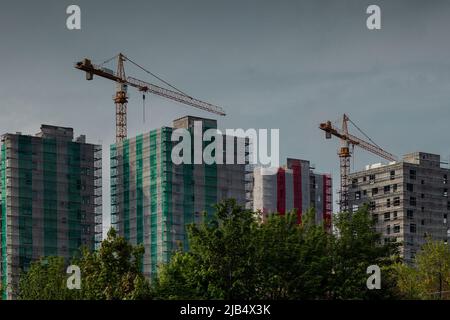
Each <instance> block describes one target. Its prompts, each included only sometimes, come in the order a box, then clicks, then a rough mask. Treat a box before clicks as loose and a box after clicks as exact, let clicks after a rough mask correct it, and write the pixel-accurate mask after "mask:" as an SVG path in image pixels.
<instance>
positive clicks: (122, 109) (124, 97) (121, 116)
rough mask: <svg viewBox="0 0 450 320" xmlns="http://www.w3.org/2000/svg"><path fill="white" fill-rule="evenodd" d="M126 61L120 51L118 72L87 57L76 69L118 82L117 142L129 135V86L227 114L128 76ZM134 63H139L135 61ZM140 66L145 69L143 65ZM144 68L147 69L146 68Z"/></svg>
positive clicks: (191, 98)
mask: <svg viewBox="0 0 450 320" xmlns="http://www.w3.org/2000/svg"><path fill="white" fill-rule="evenodd" d="M125 61H131V60H129V59H128V58H127V57H126V56H125V55H123V54H122V53H119V54H118V55H117V70H116V72H114V71H112V70H109V69H106V68H103V67H101V66H98V65H95V64H93V63H92V62H91V60H90V59H87V58H85V59H83V60H82V61H80V62H77V63H76V64H75V68H76V69H78V70H81V71H84V72H86V80H92V79H93V78H94V75H97V76H100V77H102V78H105V79H109V80H111V81H114V82H116V93H115V95H114V98H113V100H114V103H115V106H116V142H122V141H123V140H124V139H126V137H127V104H128V86H131V87H134V88H136V89H138V90H139V91H141V92H143V93H153V94H156V95H158V96H161V97H164V98H167V99H170V100H173V101H177V102H179V103H182V104H185V105H189V106H192V107H194V108H197V109H201V110H204V111H207V112H211V113H215V114H218V115H221V116H225V111H224V110H223V109H222V108H221V107H218V106H215V105H213V104H210V103H208V102H204V101H201V100H198V99H195V98H193V97H191V96H188V95H186V94H185V93H183V92H181V91H179V90H178V92H177V91H174V90H170V89H167V88H163V87H160V86H157V85H154V84H151V83H148V82H145V81H143V80H139V79H136V78H133V77H127V76H126V74H125V64H124V63H125ZM131 62H132V61H131ZM133 64H135V65H137V64H136V63H134V62H133ZM139 67H140V66H139ZM140 68H141V69H143V68H142V67H140ZM143 70H144V71H147V70H145V69H143ZM147 72H148V71H147ZM149 73H150V72H149Z"/></svg>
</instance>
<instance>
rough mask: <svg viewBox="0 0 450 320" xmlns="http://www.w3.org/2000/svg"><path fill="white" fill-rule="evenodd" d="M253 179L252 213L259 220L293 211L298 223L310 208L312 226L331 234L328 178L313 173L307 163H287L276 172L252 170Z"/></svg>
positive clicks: (304, 161)
mask: <svg viewBox="0 0 450 320" xmlns="http://www.w3.org/2000/svg"><path fill="white" fill-rule="evenodd" d="M253 178H254V184H253V192H252V198H253V210H254V211H255V212H257V211H259V212H261V213H262V215H263V219H265V218H266V217H267V215H268V214H272V213H279V214H285V213H286V212H291V211H292V210H296V213H297V217H298V222H300V221H301V217H302V214H303V213H304V212H306V211H307V210H308V209H310V208H314V209H315V222H316V223H318V224H319V223H323V224H324V226H325V228H326V229H327V230H331V216H332V212H333V207H332V206H333V205H332V203H333V199H332V197H333V196H332V191H333V190H332V179H331V175H329V174H320V173H316V172H314V171H313V168H312V167H311V165H310V162H309V161H307V160H300V159H287V165H286V166H282V167H279V168H264V167H257V168H255V169H254V173H253Z"/></svg>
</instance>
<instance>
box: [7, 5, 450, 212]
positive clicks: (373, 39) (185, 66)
mask: <svg viewBox="0 0 450 320" xmlns="http://www.w3.org/2000/svg"><path fill="white" fill-rule="evenodd" d="M70 4H77V5H79V6H80V7H81V10H82V30H81V31H69V30H67V29H66V17H67V15H66V13H65V11H66V8H67V6H68V5H70ZM370 4H377V5H379V6H380V7H381V10H382V29H381V30H378V31H369V30H368V29H367V28H366V18H367V14H366V13H365V11H366V8H367V7H368V5H370ZM449 29H450V1H448V0H446V1H440V0H433V1H426V0H421V1H418V0H403V1H402V0H396V1H377V0H371V1H366V0H352V1H350V0H334V1H331V0H308V1H306V0H295V1H287V0H285V1H282V0H281V1H275V0H272V1H263V0H252V1H250V0H220V1H219V0H183V1H182V0H178V1H174V0H160V1H152V0H146V1H138V0H130V1H101V0H96V1H78V0H71V1H66V0H53V1H51V0H40V1H23V0H14V1H6V0H4V1H2V3H1V5H0V97H1V101H0V108H1V109H0V110H1V111H2V112H1V116H0V131H1V132H2V133H5V132H16V131H21V132H23V133H29V134H34V133H36V132H37V131H38V130H39V126H40V124H42V123H46V124H55V125H62V126H70V127H74V128H75V132H76V134H86V135H87V136H88V140H89V141H90V142H93V143H97V142H99V141H101V142H102V143H103V146H104V158H105V161H104V176H105V179H104V203H105V209H104V212H105V213H108V212H109V179H108V175H109V172H108V167H109V160H108V156H109V154H108V153H109V151H108V150H109V147H108V146H109V144H110V143H112V142H114V136H115V132H114V121H115V120H114V119H115V118H114V117H115V115H114V106H113V102H112V100H111V99H112V95H113V93H114V85H113V83H111V82H110V81H107V80H104V79H100V78H96V79H94V81H91V82H88V81H85V80H84V74H82V73H81V72H79V71H77V70H75V69H74V68H73V63H74V62H75V61H78V60H81V59H82V58H83V57H92V58H93V60H94V62H101V61H103V60H105V59H107V58H109V57H112V56H114V55H115V54H117V53H118V52H124V53H125V54H127V55H128V56H129V57H130V58H133V59H134V60H135V61H137V62H139V63H141V64H142V65H144V66H146V67H148V68H149V69H150V70H152V71H153V72H155V73H157V74H159V75H161V76H162V77H163V78H165V79H167V80H169V81H170V82H171V83H173V84H175V85H176V86H178V87H179V88H181V89H182V90H184V91H186V92H188V93H189V94H191V95H193V96H195V97H198V98H201V99H204V100H206V101H209V102H212V103H216V104H218V105H222V106H224V108H225V109H226V111H227V113H228V115H227V116H226V117H225V118H223V117H221V118H220V119H219V127H221V128H244V129H245V128H280V130H281V131H280V134H281V146H280V148H281V162H282V163H284V161H285V158H286V157H299V158H303V159H309V160H311V162H312V163H313V164H315V166H316V168H317V170H318V171H322V172H331V173H333V177H334V187H335V189H336V188H337V187H338V177H339V176H338V174H339V167H338V158H337V155H336V151H337V147H338V141H337V140H335V139H333V140H328V141H326V140H325V139H324V136H323V133H322V132H321V131H320V130H319V129H318V128H317V127H318V124H319V122H321V121H324V120H328V119H329V120H333V121H334V120H337V119H338V118H339V117H340V116H341V115H342V113H344V112H346V113H348V114H349V115H350V117H351V118H352V119H353V120H354V121H355V122H356V123H357V124H358V125H359V126H360V127H361V128H363V129H364V130H365V131H366V132H367V133H368V134H369V135H370V136H371V137H372V139H374V140H375V141H376V142H377V143H378V144H380V145H382V146H383V147H385V149H387V150H388V151H391V152H393V153H395V154H397V155H402V154H404V153H408V152H413V151H419V150H420V151H426V152H431V153H438V154H441V155H442V156H443V157H444V161H448V158H449V154H450V148H449V143H448V137H447V133H446V132H448V128H449V120H450V108H449V105H450V59H449V55H450V50H449V49H450V41H449V38H450V32H449V31H450V30H449ZM128 74H129V75H133V76H136V77H140V78H142V79H146V80H150V81H151V80H152V79H151V78H148V77H147V76H146V75H145V74H143V73H142V72H139V71H138V70H136V69H135V68H132V67H131V66H129V67H128ZM148 102H149V105H150V112H149V111H148V110H147V119H146V122H145V123H144V122H143V119H142V101H141V97H140V94H139V93H137V92H135V91H131V98H130V102H129V117H128V119H129V127H128V128H129V136H134V135H136V134H138V133H142V132H147V131H148V130H150V129H151V128H156V127H160V126H162V125H170V124H171V120H172V119H175V118H176V117H180V116H183V115H186V114H192V115H199V116H206V117H210V116H211V115H210V114H207V113H203V112H197V111H195V110H194V109H191V108H188V107H185V106H183V105H179V104H176V103H174V102H170V101H165V100H163V99H161V98H158V97H155V96H152V97H149V99H148ZM149 113H150V114H149ZM374 162H380V160H379V159H377V158H376V157H372V156H369V155H368V154H367V153H365V152H363V151H359V150H356V153H355V162H354V165H355V169H358V168H361V167H363V166H364V165H365V164H367V163H374Z"/></svg>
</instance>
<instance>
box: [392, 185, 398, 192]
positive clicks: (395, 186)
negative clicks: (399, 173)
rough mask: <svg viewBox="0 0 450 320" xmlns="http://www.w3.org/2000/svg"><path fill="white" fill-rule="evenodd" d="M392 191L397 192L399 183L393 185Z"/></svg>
mask: <svg viewBox="0 0 450 320" xmlns="http://www.w3.org/2000/svg"><path fill="white" fill-rule="evenodd" d="M392 192H397V184H393V185H392Z"/></svg>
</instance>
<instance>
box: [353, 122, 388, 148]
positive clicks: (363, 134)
mask: <svg viewBox="0 0 450 320" xmlns="http://www.w3.org/2000/svg"><path fill="white" fill-rule="evenodd" d="M348 121H350V123H351V124H352V125H354V126H355V128H356V129H358V131H359V132H361V133H362V134H363V135H364V136H365V137H366V138H367V139H368V140H369V141H370V142H372V143H373V144H374V145H375V146H377V147H378V148H380V149H381V147H380V146H379V145H378V144H376V143H375V141H373V140H372V139H370V137H369V136H368V135H367V134H366V133H364V131H362V130H361V129H360V128H359V127H358V126H357V125H356V124H355V123H354V122H353V121H352V120H351V119H350V118H348Z"/></svg>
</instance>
